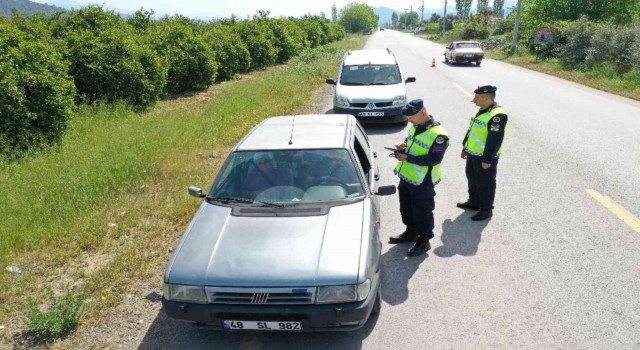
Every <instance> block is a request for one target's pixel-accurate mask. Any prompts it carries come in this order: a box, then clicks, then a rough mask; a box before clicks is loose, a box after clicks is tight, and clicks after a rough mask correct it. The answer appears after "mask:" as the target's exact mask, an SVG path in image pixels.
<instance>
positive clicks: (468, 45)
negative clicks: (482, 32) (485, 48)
mask: <svg viewBox="0 0 640 350" xmlns="http://www.w3.org/2000/svg"><path fill="white" fill-rule="evenodd" d="M479 47H480V45H478V43H459V44H456V49H477V48H479Z"/></svg>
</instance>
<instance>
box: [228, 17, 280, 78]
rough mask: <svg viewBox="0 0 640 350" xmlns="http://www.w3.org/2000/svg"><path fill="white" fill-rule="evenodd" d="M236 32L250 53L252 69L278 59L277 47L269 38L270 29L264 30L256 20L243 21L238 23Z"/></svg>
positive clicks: (266, 65)
mask: <svg viewBox="0 0 640 350" xmlns="http://www.w3.org/2000/svg"><path fill="white" fill-rule="evenodd" d="M238 32H239V34H240V36H241V37H242V40H243V41H244V43H245V44H246V45H247V49H248V50H249V53H250V54H251V64H252V68H253V69H264V68H266V67H269V66H272V65H274V64H275V63H276V61H277V59H278V49H277V48H276V47H275V46H274V44H273V41H272V40H270V38H269V35H270V31H265V28H264V26H261V25H260V24H259V23H257V21H244V22H241V23H239V24H238Z"/></svg>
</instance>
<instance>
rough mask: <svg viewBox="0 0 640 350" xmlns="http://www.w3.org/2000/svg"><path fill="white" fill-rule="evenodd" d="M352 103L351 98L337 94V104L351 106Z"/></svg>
mask: <svg viewBox="0 0 640 350" xmlns="http://www.w3.org/2000/svg"><path fill="white" fill-rule="evenodd" d="M350 105H351V103H350V102H349V99H348V98H347V97H346V96H344V95H336V106H340V107H349V106H350Z"/></svg>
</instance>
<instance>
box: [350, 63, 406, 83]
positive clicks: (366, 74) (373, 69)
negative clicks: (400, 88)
mask: <svg viewBox="0 0 640 350" xmlns="http://www.w3.org/2000/svg"><path fill="white" fill-rule="evenodd" d="M401 82H402V78H401V77H400V71H399V70H398V66H397V65H393V64H379V65H373V64H363V65H355V66H344V67H342V72H341V74H340V84H342V85H391V84H400V83H401Z"/></svg>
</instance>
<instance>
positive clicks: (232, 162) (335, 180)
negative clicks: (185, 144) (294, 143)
mask: <svg viewBox="0 0 640 350" xmlns="http://www.w3.org/2000/svg"><path fill="white" fill-rule="evenodd" d="M363 195H364V190H363V186H362V183H361V179H360V177H359V176H358V173H357V169H356V167H355V164H354V161H353V160H352V158H351V157H350V153H349V152H348V151H347V150H346V149H322V150H277V151H238V152H233V153H231V155H229V158H228V159H227V161H226V162H225V164H224V166H223V168H222V169H221V170H220V172H219V174H218V177H217V179H216V181H215V183H214V185H213V187H212V189H211V191H210V192H209V194H208V195H207V200H209V201H213V202H216V201H218V202H223V203H225V204H229V203H234V204H238V203H239V204H241V205H243V204H244V205H247V204H258V205H265V204H283V203H304V202H327V201H345V200H352V199H354V198H358V197H362V196H363Z"/></svg>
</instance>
